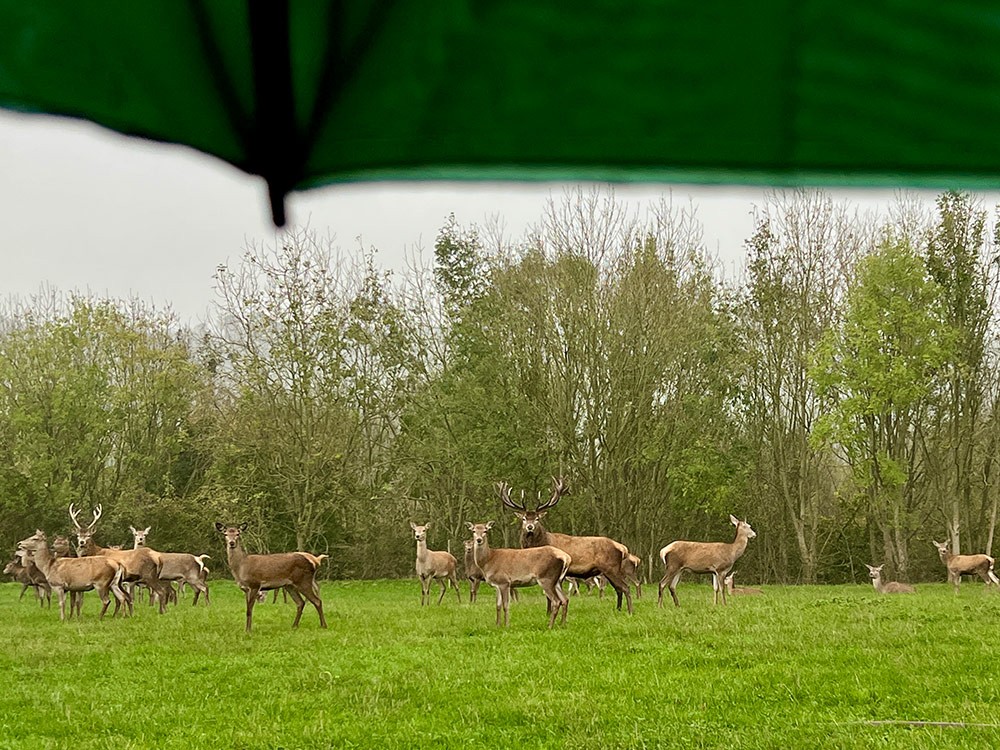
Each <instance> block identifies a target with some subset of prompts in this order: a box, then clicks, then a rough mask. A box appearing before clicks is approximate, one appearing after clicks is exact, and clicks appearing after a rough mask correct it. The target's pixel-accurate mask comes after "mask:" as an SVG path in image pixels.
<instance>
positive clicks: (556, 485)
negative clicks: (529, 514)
mask: <svg viewBox="0 0 1000 750" xmlns="http://www.w3.org/2000/svg"><path fill="white" fill-rule="evenodd" d="M568 492H569V490H568V489H567V488H566V483H565V480H563V478H562V477H552V497H550V498H549V499H548V500H547V501H545V502H544V503H542V504H541V505H539V506H538V507H537V508H535V511H536V512H538V511H541V510H547V509H548V508H551V507H552V506H554V505H555V504H556V503H558V502H559V500H560V499H561V498H562V496H563V495H565V494H566V493H568Z"/></svg>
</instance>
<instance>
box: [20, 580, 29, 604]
mask: <svg viewBox="0 0 1000 750" xmlns="http://www.w3.org/2000/svg"><path fill="white" fill-rule="evenodd" d="M30 585H31V584H30V583H25V584H22V585H21V595H20V596H19V597H17V600H18V601H21V600H22V599H23V598H24V592H25V591H27V590H28V586H30Z"/></svg>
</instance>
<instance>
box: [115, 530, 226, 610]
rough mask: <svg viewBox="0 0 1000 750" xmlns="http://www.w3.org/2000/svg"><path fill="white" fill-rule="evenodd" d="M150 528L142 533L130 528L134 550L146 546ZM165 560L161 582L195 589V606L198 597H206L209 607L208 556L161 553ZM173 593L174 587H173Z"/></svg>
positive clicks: (175, 596)
mask: <svg viewBox="0 0 1000 750" xmlns="http://www.w3.org/2000/svg"><path fill="white" fill-rule="evenodd" d="M149 529H150V527H149V526H147V527H146V528H145V529H142V530H141V531H140V530H139V529H136V528H135V527H134V526H129V530H130V531H131V532H132V548H133V549H139V548H140V547H145V546H146V537H147V536H148V535H149ZM160 558H161V559H162V560H163V567H162V568H161V569H160V580H161V581H167V582H168V584H167V585H168V586H170V583H169V582H171V581H178V582H179V583H181V584H184V583H186V584H187V585H188V586H190V587H191V588H193V589H194V602H193V604H194V605H195V606H197V605H198V596H199V595H200V594H204V595H205V606H206V607H207V606H209V601H208V586H207V584H206V583H205V578H206V573H205V560H206V559H211V558H209V557H208V555H191V554H188V553H187V552H160ZM170 590H171V592H172V590H173V589H172V586H171V589H170ZM173 598H174V604H176V603H177V595H176V594H174V595H173Z"/></svg>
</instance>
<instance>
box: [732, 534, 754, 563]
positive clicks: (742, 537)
mask: <svg viewBox="0 0 1000 750" xmlns="http://www.w3.org/2000/svg"><path fill="white" fill-rule="evenodd" d="M748 541H750V540H749V539H747V533H746V531H744V530H743V529H742V528H739V529H736V538H735V539H734V540H733V541H732V544H730V545H729V547H730V549H732V551H733V560H736V559H737V558H739V557H741V556H742V555H743V553H744V552H746V551H747V542H748Z"/></svg>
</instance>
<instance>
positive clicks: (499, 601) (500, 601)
mask: <svg viewBox="0 0 1000 750" xmlns="http://www.w3.org/2000/svg"><path fill="white" fill-rule="evenodd" d="M494 588H496V590H497V627H498V628H499V627H500V617H501V615H502V612H503V591H502V590H501V588H500V586H499V584H497V585H495V586H494Z"/></svg>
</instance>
